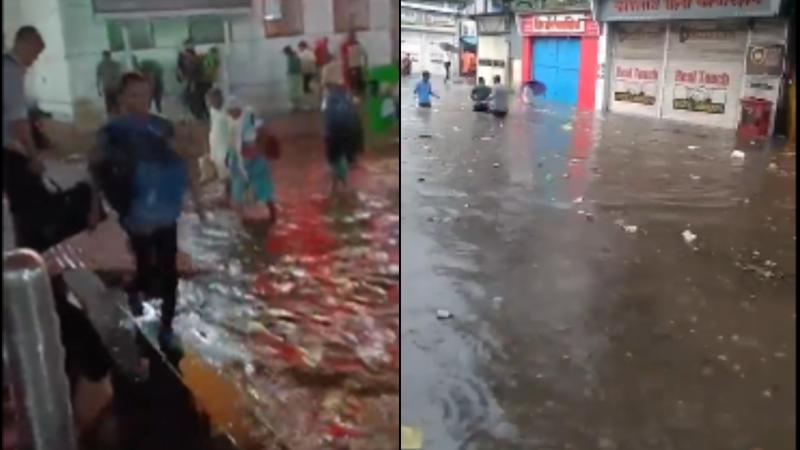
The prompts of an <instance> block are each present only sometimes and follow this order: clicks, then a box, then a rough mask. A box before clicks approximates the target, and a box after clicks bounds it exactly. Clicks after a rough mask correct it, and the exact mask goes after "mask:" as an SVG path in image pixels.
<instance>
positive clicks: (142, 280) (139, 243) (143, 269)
mask: <svg viewBox="0 0 800 450" xmlns="http://www.w3.org/2000/svg"><path fill="white" fill-rule="evenodd" d="M128 241H129V243H130V247H131V252H132V253H133V257H134V261H135V264H136V272H135V273H134V274H133V281H132V283H131V284H130V285H129V286H128V289H127V291H128V306H130V308H131V313H132V314H133V315H134V316H136V317H140V316H142V315H143V314H144V305H143V302H144V299H145V298H146V297H147V296H148V294H150V291H151V289H150V286H151V285H152V279H153V273H154V272H155V271H154V270H153V261H154V259H155V256H154V254H155V249H154V248H153V247H154V244H153V240H152V237H151V236H150V235H146V234H137V233H133V232H130V231H129V232H128Z"/></svg>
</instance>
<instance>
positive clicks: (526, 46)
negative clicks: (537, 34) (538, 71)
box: [522, 37, 533, 81]
mask: <svg viewBox="0 0 800 450" xmlns="http://www.w3.org/2000/svg"><path fill="white" fill-rule="evenodd" d="M532 47H533V38H531V37H523V38H522V81H530V80H531V79H532V75H533V74H532V73H531V68H532V67H533V49H532Z"/></svg>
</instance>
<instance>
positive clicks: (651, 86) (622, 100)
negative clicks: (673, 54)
mask: <svg viewBox="0 0 800 450" xmlns="http://www.w3.org/2000/svg"><path fill="white" fill-rule="evenodd" d="M665 39H666V25H665V24H663V23H661V24H659V23H621V24H616V25H614V28H613V32H612V37H611V61H612V64H611V73H610V74H609V78H610V93H609V96H610V99H609V107H610V109H611V110H612V111H615V112H622V113H627V114H637V115H645V116H651V117H658V115H659V108H660V104H661V92H662V85H663V82H664V74H663V73H662V66H663V61H664V40H665Z"/></svg>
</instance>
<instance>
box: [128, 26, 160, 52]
mask: <svg viewBox="0 0 800 450" xmlns="http://www.w3.org/2000/svg"><path fill="white" fill-rule="evenodd" d="M125 27H127V28H128V38H129V39H130V44H131V49H132V50H146V49H149V48H153V47H155V40H154V39H153V24H151V23H150V22H145V21H139V22H128V23H127V24H125Z"/></svg>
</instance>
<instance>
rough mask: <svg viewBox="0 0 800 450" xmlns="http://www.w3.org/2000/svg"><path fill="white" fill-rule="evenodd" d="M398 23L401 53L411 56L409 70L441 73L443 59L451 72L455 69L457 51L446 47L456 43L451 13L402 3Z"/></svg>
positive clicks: (453, 45)
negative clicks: (450, 66) (448, 64)
mask: <svg viewBox="0 0 800 450" xmlns="http://www.w3.org/2000/svg"><path fill="white" fill-rule="evenodd" d="M400 26H401V31H400V54H401V57H402V56H404V55H408V56H409V57H410V58H411V70H412V72H414V73H421V72H422V71H428V72H430V73H431V74H433V75H436V76H444V74H445V68H444V63H445V61H449V62H450V64H452V70H453V72H455V71H456V70H457V67H458V65H459V64H458V54H457V53H453V52H452V51H451V50H448V49H458V46H459V42H458V28H457V23H456V18H455V15H454V14H449V13H446V12H441V11H438V10H437V11H429V10H417V9H412V8H409V7H405V6H404V7H403V8H401V10H400Z"/></svg>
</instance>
